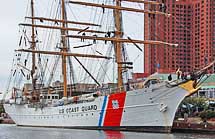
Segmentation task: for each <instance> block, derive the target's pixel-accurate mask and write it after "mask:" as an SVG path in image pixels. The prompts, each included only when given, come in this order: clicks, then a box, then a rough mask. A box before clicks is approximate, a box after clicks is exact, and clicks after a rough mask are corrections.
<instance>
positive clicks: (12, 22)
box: [0, 0, 28, 92]
mask: <svg viewBox="0 0 215 139" xmlns="http://www.w3.org/2000/svg"><path fill="white" fill-rule="evenodd" d="M27 2H28V0H4V1H2V2H1V4H0V45H1V46H0V47H1V49H0V91H1V92H3V91H5V90H6V84H7V80H8V78H9V73H10V68H11V63H12V59H13V54H14V49H15V48H17V44H18V39H19V37H18V34H19V32H18V29H19V28H18V24H19V23H20V22H22V21H23V19H24V18H23V15H25V12H26V3H27Z"/></svg>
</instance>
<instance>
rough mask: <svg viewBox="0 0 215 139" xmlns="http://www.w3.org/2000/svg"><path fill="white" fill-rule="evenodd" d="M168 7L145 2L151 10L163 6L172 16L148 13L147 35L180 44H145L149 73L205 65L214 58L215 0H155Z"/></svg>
mask: <svg viewBox="0 0 215 139" xmlns="http://www.w3.org/2000/svg"><path fill="white" fill-rule="evenodd" d="M155 1H159V2H164V3H165V6H166V10H165V8H164V9H163V8H160V6H154V5H146V6H145V9H148V10H164V11H166V12H167V13H170V14H171V16H170V17H164V16H160V15H159V16H157V15H156V16H154V15H150V14H148V15H147V14H146V15H145V20H144V22H145V24H144V25H145V26H144V37H145V39H146V40H161V41H165V42H170V43H176V44H179V46H178V47H170V46H163V45H156V46H155V45H145V48H144V54H145V56H144V57H145V60H144V65H145V66H144V69H145V72H146V73H150V74H152V73H154V72H157V71H158V72H173V71H176V69H177V68H180V69H181V70H182V71H184V72H190V71H193V70H197V69H200V68H202V67H204V66H205V65H206V64H208V63H209V62H211V61H213V60H214V59H215V0H155Z"/></svg>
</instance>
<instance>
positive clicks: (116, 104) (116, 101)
mask: <svg viewBox="0 0 215 139" xmlns="http://www.w3.org/2000/svg"><path fill="white" fill-rule="evenodd" d="M112 107H113V109H119V102H118V100H112Z"/></svg>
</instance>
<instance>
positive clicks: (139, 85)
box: [96, 82, 144, 95]
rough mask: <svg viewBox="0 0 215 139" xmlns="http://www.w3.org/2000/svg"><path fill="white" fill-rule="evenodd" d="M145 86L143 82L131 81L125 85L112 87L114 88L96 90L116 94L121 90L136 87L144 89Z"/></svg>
mask: <svg viewBox="0 0 215 139" xmlns="http://www.w3.org/2000/svg"><path fill="white" fill-rule="evenodd" d="M142 88H144V85H143V82H138V83H130V84H127V85H123V86H121V87H112V88H101V89H97V90H96V92H100V93H101V94H102V95H110V94H116V93H120V92H126V91H131V90H136V89H142Z"/></svg>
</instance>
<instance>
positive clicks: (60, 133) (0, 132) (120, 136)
mask: <svg viewBox="0 0 215 139" xmlns="http://www.w3.org/2000/svg"><path fill="white" fill-rule="evenodd" d="M0 139H215V134H214V135H211V134H209V135H207V134H182V133H174V134H158V133H136V132H119V131H97V130H73V129H57V128H31V127H17V126H15V125H0Z"/></svg>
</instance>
